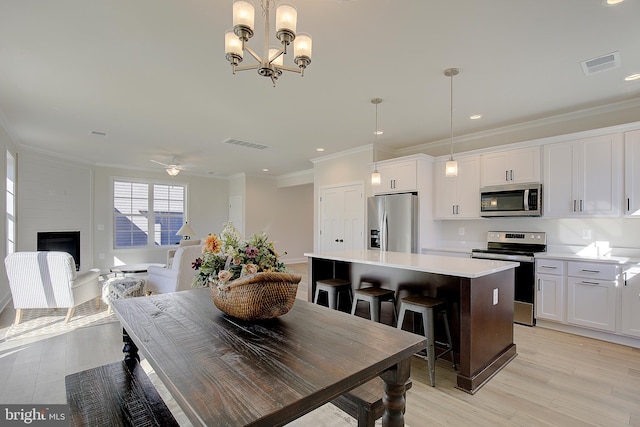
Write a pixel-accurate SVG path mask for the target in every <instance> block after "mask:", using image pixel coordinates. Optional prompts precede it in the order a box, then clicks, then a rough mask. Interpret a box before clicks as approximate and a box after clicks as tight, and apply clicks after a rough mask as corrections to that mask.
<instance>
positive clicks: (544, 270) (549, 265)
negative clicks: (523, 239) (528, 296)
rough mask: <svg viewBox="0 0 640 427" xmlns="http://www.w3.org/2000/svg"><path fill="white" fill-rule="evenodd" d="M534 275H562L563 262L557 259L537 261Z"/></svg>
mask: <svg viewBox="0 0 640 427" xmlns="http://www.w3.org/2000/svg"><path fill="white" fill-rule="evenodd" d="M536 273H538V274H556V275H559V276H562V275H563V274H564V261H561V260H559V259H537V260H536Z"/></svg>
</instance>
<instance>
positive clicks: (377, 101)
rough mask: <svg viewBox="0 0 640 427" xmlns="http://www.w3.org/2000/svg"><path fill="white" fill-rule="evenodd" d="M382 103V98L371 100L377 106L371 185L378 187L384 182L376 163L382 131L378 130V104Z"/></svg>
mask: <svg viewBox="0 0 640 427" xmlns="http://www.w3.org/2000/svg"><path fill="white" fill-rule="evenodd" d="M381 102H382V98H371V103H372V104H373V105H375V106H376V130H375V131H374V132H373V133H374V134H375V136H376V139H375V140H374V142H373V173H372V174H371V185H375V186H378V185H380V183H381V182H382V177H381V176H380V172H378V164H377V162H376V157H377V156H376V145H377V142H378V135H380V134H381V133H382V132H380V129H378V104H380V103H381Z"/></svg>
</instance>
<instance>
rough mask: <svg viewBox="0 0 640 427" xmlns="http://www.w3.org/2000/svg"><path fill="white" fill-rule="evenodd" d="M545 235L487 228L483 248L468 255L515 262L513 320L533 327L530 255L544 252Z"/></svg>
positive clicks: (532, 262)
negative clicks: (518, 264) (485, 243)
mask: <svg viewBox="0 0 640 427" xmlns="http://www.w3.org/2000/svg"><path fill="white" fill-rule="evenodd" d="M546 250H547V235H546V233H543V232H515V231H489V232H488V233H487V249H473V250H472V251H471V257H472V258H480V259H494V260H500V261H517V262H519V263H520V266H519V267H517V268H516V269H515V276H516V277H515V295H514V300H515V301H514V310H513V321H514V322H516V323H521V324H523V325H528V326H533V325H535V324H536V319H535V293H536V287H535V280H536V279H535V262H534V255H535V254H536V253H538V252H546Z"/></svg>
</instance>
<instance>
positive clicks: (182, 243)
mask: <svg viewBox="0 0 640 427" xmlns="http://www.w3.org/2000/svg"><path fill="white" fill-rule="evenodd" d="M199 244H200V239H189V240H180V245H179V246H178V247H180V248H182V247H184V246H195V245H199ZM177 250H178V249H169V250H168V251H167V263H166V266H167V268H171V264H172V263H173V257H174V256H175V255H176V251H177Z"/></svg>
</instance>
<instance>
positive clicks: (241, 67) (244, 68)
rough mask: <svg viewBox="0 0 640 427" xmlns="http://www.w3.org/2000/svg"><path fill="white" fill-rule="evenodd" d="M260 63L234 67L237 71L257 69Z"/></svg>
mask: <svg viewBox="0 0 640 427" xmlns="http://www.w3.org/2000/svg"><path fill="white" fill-rule="evenodd" d="M259 66H260V65H259V64H254V65H242V66H240V67H237V66H236V67H234V70H235V71H246V70H257V69H258V67H259Z"/></svg>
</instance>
